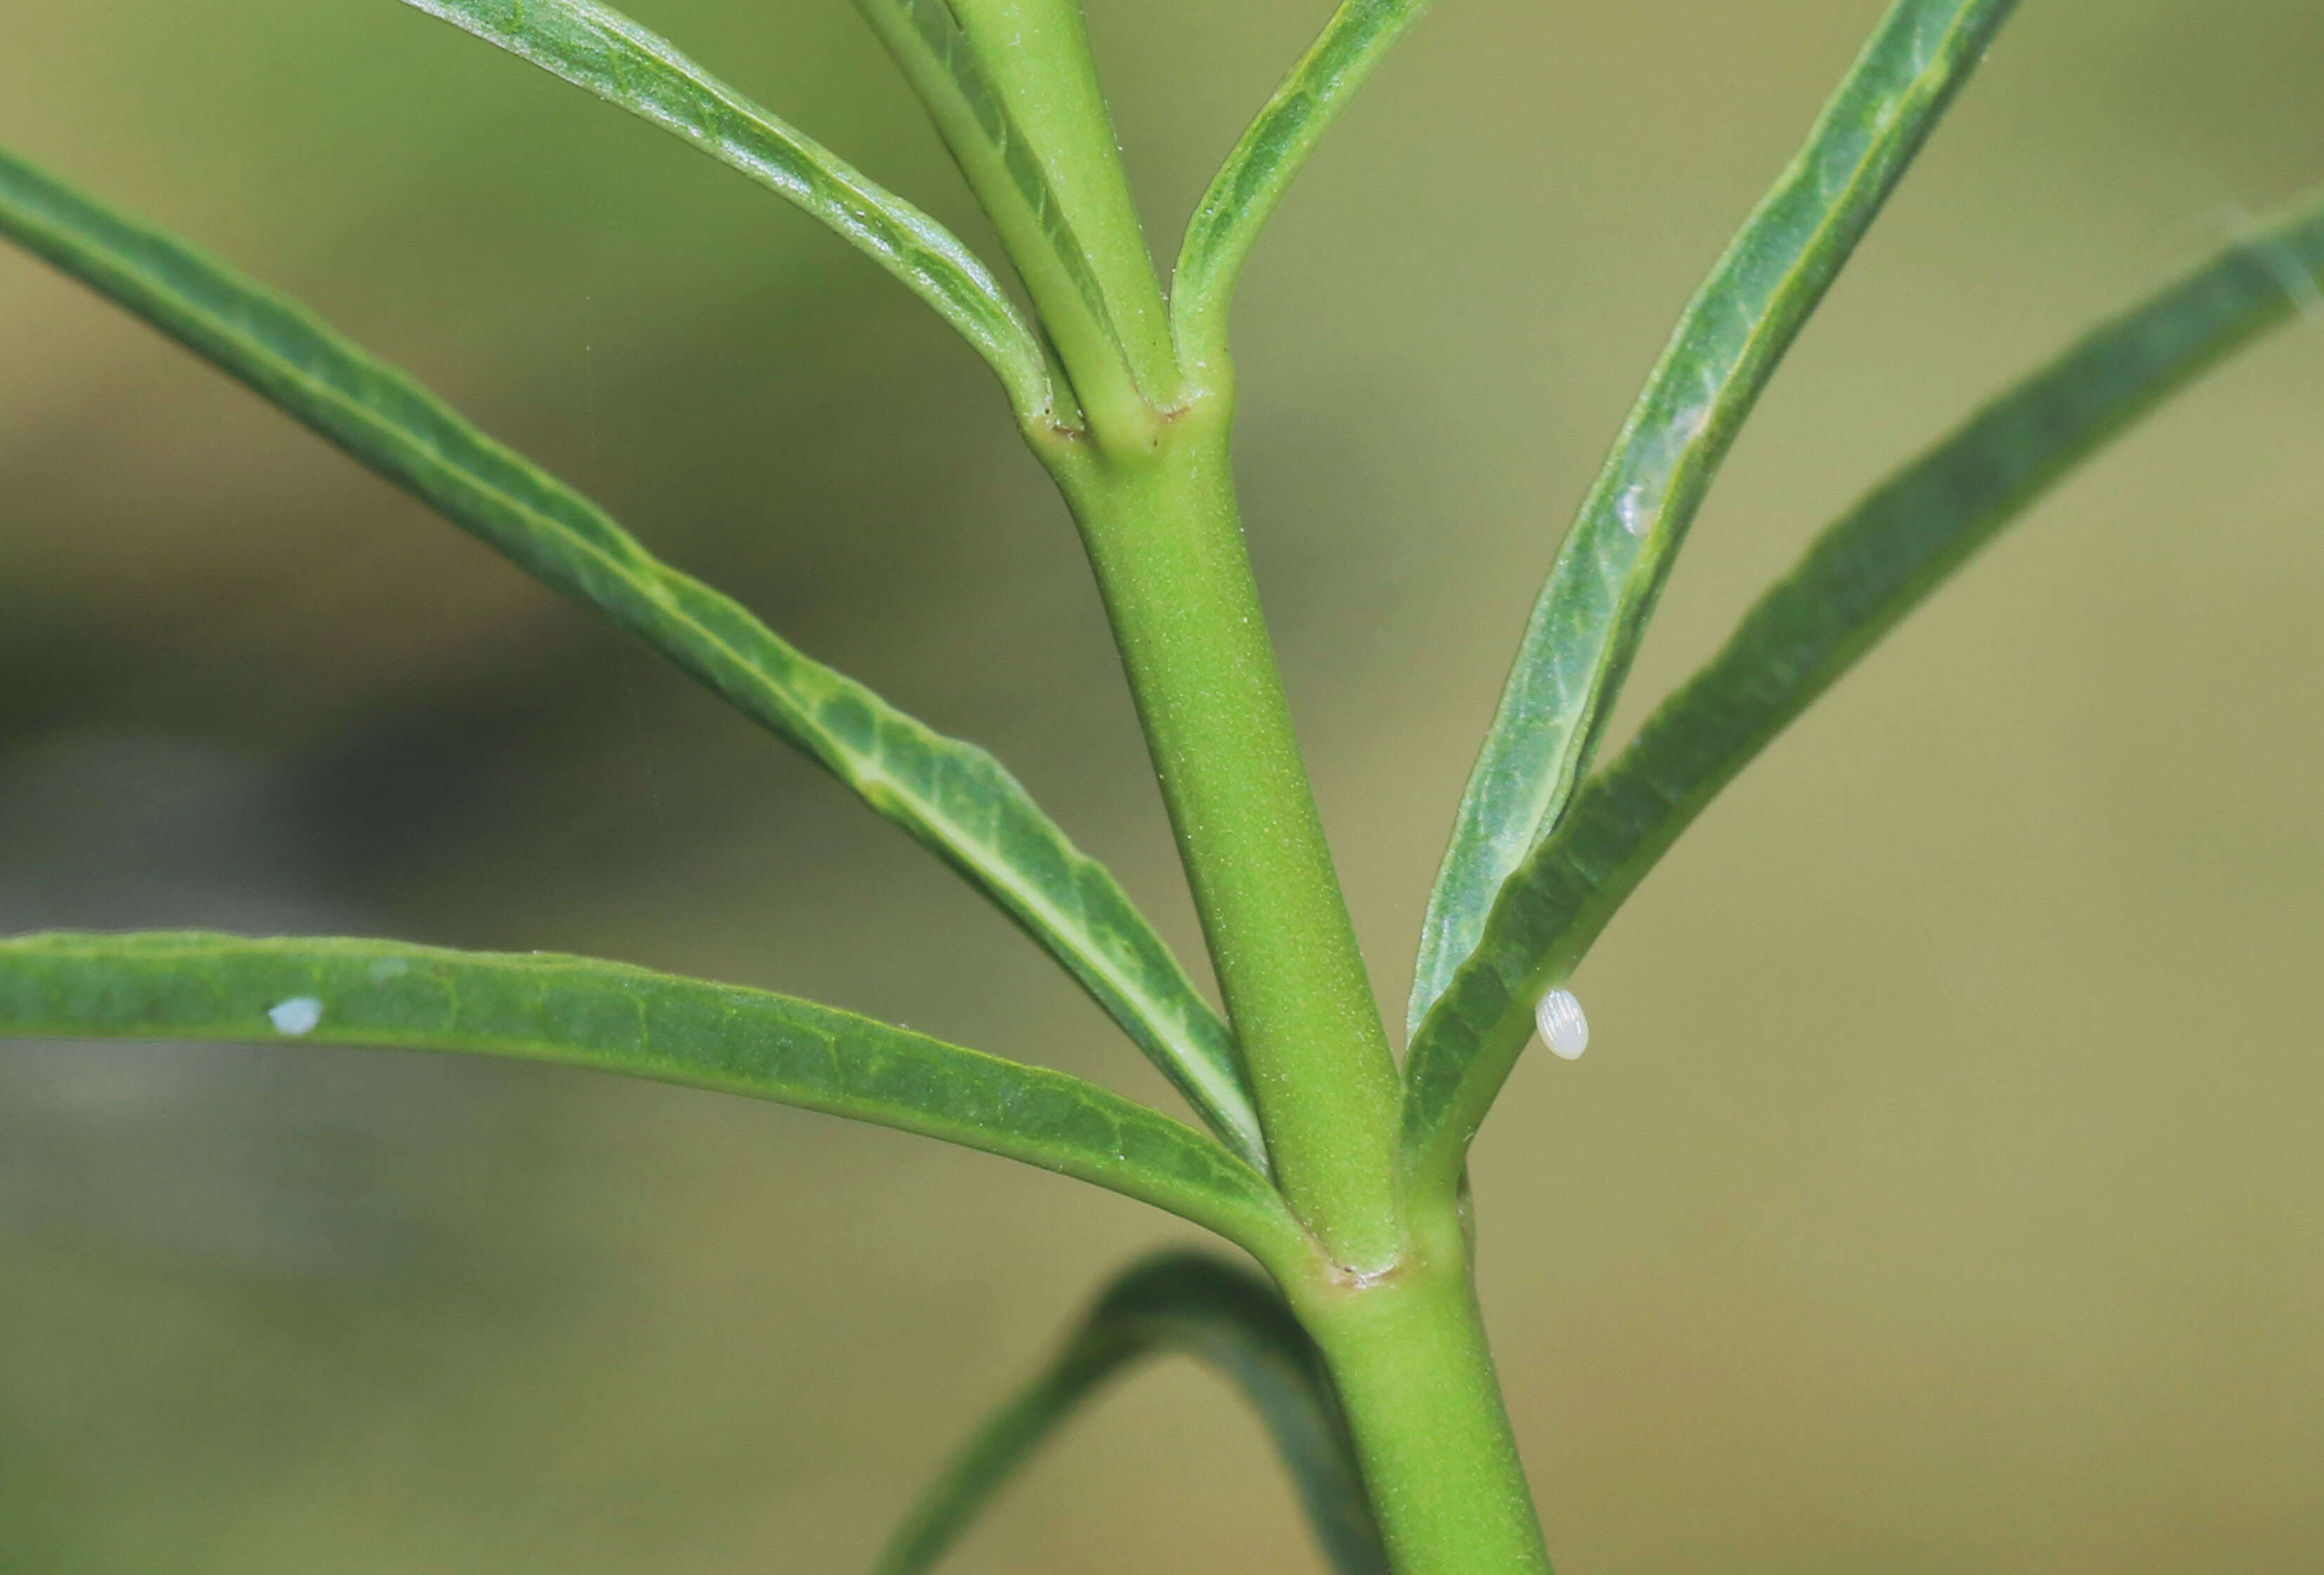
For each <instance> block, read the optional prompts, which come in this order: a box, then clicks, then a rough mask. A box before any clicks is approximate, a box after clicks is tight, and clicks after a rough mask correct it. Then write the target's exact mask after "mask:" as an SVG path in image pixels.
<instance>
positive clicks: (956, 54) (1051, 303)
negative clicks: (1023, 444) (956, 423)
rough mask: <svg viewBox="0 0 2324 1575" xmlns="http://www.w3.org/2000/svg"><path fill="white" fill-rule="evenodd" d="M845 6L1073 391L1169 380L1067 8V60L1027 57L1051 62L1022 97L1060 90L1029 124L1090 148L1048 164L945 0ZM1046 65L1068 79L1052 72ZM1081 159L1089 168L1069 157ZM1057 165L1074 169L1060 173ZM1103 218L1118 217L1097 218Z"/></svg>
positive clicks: (1152, 297) (1116, 392)
mask: <svg viewBox="0 0 2324 1575" xmlns="http://www.w3.org/2000/svg"><path fill="white" fill-rule="evenodd" d="M856 9H857V10H859V11H861V12H862V14H863V16H864V19H865V20H866V21H868V22H869V23H871V28H872V31H873V32H877V33H878V34H879V35H880V37H881V41H884V42H885V43H886V44H887V46H888V50H889V52H890V54H892V55H893V56H894V57H895V59H896V61H897V64H898V65H899V66H900V67H902V68H903V71H904V75H905V76H906V78H908V80H909V81H910V82H911V84H912V88H913V90H914V91H915V92H916V93H918V95H919V97H920V101H921V102H922V103H923V104H924V105H926V106H927V111H928V115H929V117H930V118H931V119H932V120H933V121H934V122H935V123H936V130H937V132H938V133H939V134H941V135H942V136H943V138H944V140H945V146H946V147H948V148H950V149H951V150H952V155H953V158H954V161H955V162H957V163H958V164H959V166H960V169H961V173H962V174H963V175H964V177H966V179H967V180H968V184H969V187H970V189H972V190H973V191H974V192H975V193H976V196H977V200H978V201H979V202H980V203H982V205H983V207H984V210H985V212H986V213H987V214H988V215H990V216H991V219H992V222H993V226H994V228H995V229H997V230H998V231H999V232H1000V235H1001V242H1002V244H1004V245H1005V246H1006V247H1007V248H1008V250H1009V254H1010V258H1011V259H1012V260H1014V261H1015V263H1016V264H1017V270H1018V272H1019V274H1020V275H1021V276H1022V277H1023V278H1024V280H1025V284H1026V288H1027V289H1028V290H1029V291H1030V292H1031V294H1032V297H1033V300H1034V303H1035V305H1036V306H1037V308H1038V309H1039V310H1040V314H1041V318H1042V321H1043V324H1044V326H1045V327H1047V329H1048V331H1049V335H1050V337H1051V338H1052V339H1053V340H1054V341H1055V342H1056V345H1057V347H1058V351H1059V354H1060V355H1061V357H1062V358H1063V359H1064V361H1065V365H1066V367H1067V369H1068V370H1069V372H1070V373H1071V374H1072V377H1073V381H1074V386H1075V391H1076V394H1077V397H1078V398H1080V399H1081V400H1082V401H1083V402H1084V403H1085V404H1086V403H1088V402H1090V401H1093V400H1094V401H1096V402H1098V403H1099V404H1100V405H1101V406H1102V407H1103V406H1107V405H1110V404H1113V403H1127V402H1143V401H1154V402H1156V403H1167V401H1168V400H1169V399H1170V398H1171V397H1172V396H1174V395H1175V393H1176V368H1175V364H1174V363H1173V362H1172V360H1171V356H1170V345H1169V339H1168V335H1167V329H1166V327H1165V326H1164V324H1163V321H1162V317H1163V311H1162V301H1161V294H1160V290H1159V288H1158V287H1157V285H1156V283H1155V281H1154V264H1153V263H1152V261H1151V260H1150V259H1149V258H1148V255H1147V253H1146V243H1145V237H1144V235H1143V234H1142V233H1141V232H1140V231H1139V227H1138V221H1137V215H1136V210H1135V209H1134V208H1133V207H1131V205H1130V195H1129V189H1128V184H1127V181H1126V179H1125V178H1124V177H1123V176H1122V173H1121V169H1120V151H1119V150H1118V149H1117V148H1116V147H1115V145H1114V141H1113V130H1112V125H1111V120H1110V118H1109V117H1108V116H1107V114H1106V109H1105V101H1104V99H1103V97H1102V96H1101V95H1100V94H1099V93H1098V92H1097V88H1096V83H1095V78H1094V71H1093V69H1091V68H1090V67H1089V62H1088V59H1087V57H1088V49H1087V45H1086V41H1084V40H1083V39H1082V38H1081V37H1080V36H1079V28H1078V22H1079V19H1078V16H1077V15H1076V16H1071V17H1068V18H1066V19H1065V24H1066V25H1068V26H1071V27H1072V28H1074V32H1075V35H1076V36H1075V37H1074V38H1072V39H1069V40H1065V41H1062V42H1063V44H1064V46H1065V50H1066V52H1067V53H1068V54H1069V55H1073V56H1077V57H1078V59H1075V60H1069V61H1068V62H1065V63H1063V64H1061V63H1059V62H1056V61H1051V60H1043V61H1042V62H1041V64H1042V65H1043V66H1045V67H1047V68H1048V69H1050V71H1051V73H1052V74H1051V75H1050V76H1049V77H1047V78H1044V79H1043V81H1042V84H1041V85H1042V87H1043V88H1045V89H1046V92H1045V94H1043V95H1040V96H1037V101H1036V103H1035V104H1034V106H1033V107H1035V108H1036V109H1039V108H1043V107H1047V100H1050V99H1055V98H1056V97H1058V96H1059V95H1061V94H1062V95H1069V96H1070V97H1069V102H1066V103H1064V104H1061V105H1056V106H1054V107H1055V108H1056V111H1058V113H1054V114H1050V115H1047V116H1046V117H1045V118H1044V119H1042V120H1038V121H1037V122H1036V123H1035V126H1036V127H1040V126H1047V128H1048V129H1050V130H1051V131H1052V132H1053V134H1057V135H1060V136H1064V135H1065V134H1068V133H1070V134H1072V135H1071V138H1070V141H1071V142H1072V143H1073V144H1074V145H1072V146H1069V147H1066V148H1064V149H1059V150H1056V152H1058V153H1060V154H1072V153H1075V152H1081V153H1085V154H1089V155H1090V157H1088V158H1086V159H1084V160H1082V161H1068V162H1066V163H1065V164H1063V165H1061V166H1059V167H1058V168H1056V169H1054V170H1053V169H1052V167H1051V165H1050V163H1049V162H1048V161H1047V160H1046V159H1045V158H1044V150H1043V149H1042V148H1041V147H1039V146H1037V138H1036V137H1035V136H1034V135H1032V134H1031V128H1028V125H1027V124H1025V123H1024V122H1022V121H1021V120H1020V119H1019V116H1018V115H1016V114H1015V113H1013V112H1012V110H1011V108H1010V97H1009V94H1008V92H1007V90H1006V87H1005V85H1004V83H1003V82H1002V81H1001V80H1000V79H999V78H997V77H996V76H995V74H994V72H993V70H992V69H991V67H990V66H989V65H988V63H987V61H986V60H985V59H984V58H983V56H982V54H981V53H980V51H978V49H977V47H976V43H975V41H974V40H973V37H972V36H971V33H970V32H969V30H968V29H967V28H966V27H965V26H964V19H963V17H962V16H960V15H959V14H955V7H954V4H953V0H856ZM1025 45H1026V41H1019V53H1024V52H1026V47H1025ZM1073 68H1079V69H1073ZM1060 74H1062V75H1063V76H1064V77H1065V78H1068V79H1067V80H1063V81H1061V80H1059V79H1057V78H1058V75H1060ZM1074 89H1079V91H1074ZM1088 163H1094V164H1096V165H1098V166H1099V168H1097V169H1095V170H1090V169H1086V168H1084V167H1083V166H1084V164H1088ZM1067 176H1075V177H1078V180H1074V181H1073V182H1072V183H1070V184H1068V183H1067V182H1066V181H1065V180H1064V178H1065V177H1067ZM1109 216H1111V217H1114V218H1117V219H1119V220H1120V223H1115V224H1109V223H1107V222H1105V221H1106V219H1107V218H1108V217H1109ZM1084 221H1088V222H1087V223H1084ZM1109 281H1111V286H1112V289H1111V290H1109V289H1108V282H1109ZM1117 297H1119V298H1120V299H1117ZM1148 419H1151V418H1150V417H1149V418H1148Z"/></svg>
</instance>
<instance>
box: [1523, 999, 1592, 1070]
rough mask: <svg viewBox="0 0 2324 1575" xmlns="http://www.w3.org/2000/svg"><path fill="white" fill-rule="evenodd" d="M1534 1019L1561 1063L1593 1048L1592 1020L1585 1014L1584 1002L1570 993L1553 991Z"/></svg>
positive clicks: (1536, 1008) (1553, 1053)
mask: <svg viewBox="0 0 2324 1575" xmlns="http://www.w3.org/2000/svg"><path fill="white" fill-rule="evenodd" d="M1533 1020H1534V1026H1535V1027H1537V1028H1539V1029H1540V1030H1541V1038H1542V1043H1543V1044H1545V1045H1548V1046H1549V1049H1550V1054H1552V1055H1555V1056H1556V1057H1557V1058H1558V1059H1559V1060H1561V1061H1571V1060H1572V1059H1573V1058H1574V1057H1575V1056H1577V1055H1581V1054H1582V1052H1583V1051H1584V1050H1587V1049H1589V1048H1590V1019H1589V1018H1585V1017H1583V1016H1582V1003H1581V1002H1580V1001H1579V1000H1577V999H1574V995H1573V992H1572V990H1551V991H1550V992H1549V993H1548V994H1547V995H1545V996H1543V997H1542V998H1541V1004H1540V1005H1539V1006H1537V1007H1535V1009H1534V1012H1533Z"/></svg>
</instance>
